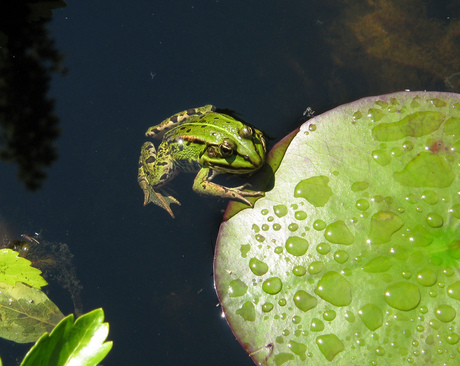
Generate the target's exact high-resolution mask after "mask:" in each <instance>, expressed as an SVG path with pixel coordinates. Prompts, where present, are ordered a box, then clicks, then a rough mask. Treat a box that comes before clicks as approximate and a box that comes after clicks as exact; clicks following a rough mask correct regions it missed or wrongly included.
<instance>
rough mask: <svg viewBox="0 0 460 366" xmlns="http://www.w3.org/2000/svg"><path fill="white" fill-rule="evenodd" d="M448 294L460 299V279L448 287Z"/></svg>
mask: <svg viewBox="0 0 460 366" xmlns="http://www.w3.org/2000/svg"><path fill="white" fill-rule="evenodd" d="M447 294H448V295H449V296H450V297H451V298H453V299H455V300H460V281H457V282H455V283H453V284H452V285H450V286H449V287H448V288H447Z"/></svg>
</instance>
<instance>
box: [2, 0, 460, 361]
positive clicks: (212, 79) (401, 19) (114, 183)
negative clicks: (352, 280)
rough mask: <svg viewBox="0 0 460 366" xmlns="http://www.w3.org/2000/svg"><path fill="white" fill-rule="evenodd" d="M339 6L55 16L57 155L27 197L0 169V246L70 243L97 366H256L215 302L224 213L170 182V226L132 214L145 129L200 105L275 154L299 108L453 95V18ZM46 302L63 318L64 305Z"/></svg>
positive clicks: (439, 6)
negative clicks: (99, 348)
mask: <svg viewBox="0 0 460 366" xmlns="http://www.w3.org/2000/svg"><path fill="white" fill-rule="evenodd" d="M348 3H350V2H348V1H330V0H326V1H280V0H267V1H263V2H261V1H241V0H232V1H229V0H217V1H216V0H214V1H206V0H198V1H191V0H180V1H146V0H136V1H134V2H127V1H121V0H115V1H106V0H102V1H68V6H67V7H66V8H63V9H58V10H55V11H54V12H53V19H52V22H51V23H50V25H49V27H48V28H49V31H50V36H51V37H53V38H54V39H55V40H56V46H57V48H58V49H59V50H60V52H62V53H64V54H65V55H66V58H65V61H64V66H65V67H67V68H68V69H69V71H68V73H67V74H66V75H65V76H59V75H55V76H54V77H53V80H52V86H51V90H50V93H49V95H50V96H51V97H53V98H54V99H55V100H56V109H55V111H56V113H57V114H58V116H59V118H60V129H61V136H60V137H59V139H58V140H57V146H58V152H59V157H58V159H57V160H56V162H55V163H54V164H53V165H52V166H51V168H50V169H48V170H47V173H48V177H47V180H46V181H45V182H44V184H43V187H42V188H41V189H39V190H37V191H36V192H30V191H27V190H26V189H25V188H24V186H23V185H22V183H21V182H19V181H18V179H17V167H16V166H15V165H13V164H4V163H1V165H0V169H1V182H0V187H1V189H0V203H1V205H0V215H1V220H2V222H3V223H4V225H7V227H8V228H9V232H10V234H9V235H12V236H19V235H20V234H22V233H26V234H29V235H32V234H34V233H41V238H42V239H44V240H47V241H49V242H54V243H67V244H68V245H69V248H70V250H71V251H72V253H73V254H74V256H75V257H74V258H73V263H74V265H75V267H76V270H77V275H78V278H79V279H80V281H81V284H82V285H83V291H82V292H81V298H82V302H83V307H84V310H85V311H89V310H91V309H94V308H97V307H102V308H103V309H104V311H105V314H106V320H107V321H108V322H109V323H110V335H109V338H110V339H111V340H113V341H114V347H113V350H112V351H111V352H110V354H109V356H108V357H107V358H106V359H105V360H104V362H103V364H104V365H183V366H185V365H220V366H226V365H229V366H230V365H232V366H233V365H248V366H250V365H252V364H253V363H252V361H251V360H250V359H249V357H248V356H247V355H246V354H245V352H244V351H243V349H242V348H241V347H240V345H239V344H238V342H237V341H236V340H235V338H234V336H233V335H232V333H231V330H230V329H229V327H228V326H227V324H226V322H225V319H222V318H221V316H220V314H221V311H220V308H219V307H218V301H217V298H216V295H215V292H214V288H213V279H212V261H213V246H214V242H215V239H216V236H217V232H218V228H219V223H220V220H221V218H222V212H223V210H224V209H225V205H226V202H225V201H224V200H220V199H206V198H202V197H199V196H197V195H196V194H194V193H193V192H192V190H191V186H192V181H193V177H192V176H187V175H184V176H180V177H178V178H177V179H175V180H174V183H173V188H174V190H175V191H176V192H177V197H178V198H179V200H180V201H181V203H182V206H181V207H178V206H174V207H173V209H174V212H175V214H176V218H175V219H174V220H173V219H171V218H170V217H169V215H168V214H167V213H166V211H164V210H161V209H160V208H158V207H156V206H153V205H148V206H146V207H143V205H142V201H143V195H142V192H141V190H140V188H139V187H138V184H137V181H136V176H137V162H138V156H139V152H140V147H141V146H142V144H143V142H144V141H145V140H146V139H145V136H144V132H145V131H146V129H147V128H148V127H149V126H151V125H154V124H157V123H159V122H160V121H162V120H163V119H165V118H166V117H168V116H170V115H172V114H173V113H176V112H179V111H181V110H183V109H187V108H191V107H198V106H202V105H205V104H209V103H211V104H214V105H216V106H218V107H220V108H230V109H232V110H235V111H237V112H238V113H240V114H241V116H242V117H243V118H244V119H245V120H247V121H249V122H251V123H252V124H254V125H256V126H257V127H259V128H261V129H263V130H264V131H266V132H267V133H268V134H269V135H270V136H272V137H273V138H274V140H273V141H272V142H276V141H278V140H279V139H280V138H282V137H283V136H285V135H286V134H288V133H289V132H290V131H292V130H294V129H295V128H296V127H298V126H299V125H300V124H301V123H302V122H303V121H304V120H305V117H304V116H303V112H304V111H305V110H306V108H307V107H311V108H312V109H313V110H315V111H316V114H319V113H322V112H324V111H326V110H328V109H331V108H333V107H335V106H337V105H340V104H343V103H346V102H350V101H353V100H355V99H358V98H360V97H364V96H367V95H378V94H383V93H388V92H393V91H399V90H404V89H411V90H421V89H430V90H440V91H445V90H456V91H458V89H459V88H458V86H459V85H460V82H459V79H457V77H456V76H455V75H454V76H452V77H451V78H449V79H448V80H447V83H446V80H445V79H446V78H448V77H450V76H451V75H453V74H454V73H456V72H458V71H460V58H459V54H458V42H457V45H455V42H454V41H455V39H454V40H453V41H450V42H451V43H449V41H446V42H444V43H442V42H441V40H445V39H447V40H448V39H449V34H451V33H450V32H451V31H452V28H453V25H454V24H457V28H458V21H459V18H458V14H459V10H460V9H459V6H458V5H452V3H453V2H449V1H445V2H443V1H441V2H440V1H437V2H435V1H422V0H419V1H415V0H414V1H410V2H409V1H396V0H395V1H386V2H383V1H376V2H375V6H369V5H366V4H367V2H365V1H358V2H351V3H352V4H353V5H350V4H348ZM414 9H415V10H414ZM457 41H458V40H457ZM452 42H454V43H453V44H452ZM441 44H442V46H441ZM429 49H431V51H432V52H426V50H429ZM49 296H50V297H51V299H52V300H53V301H54V302H55V303H56V304H57V305H58V306H59V307H60V308H61V309H62V310H63V312H64V313H66V314H67V313H70V312H72V311H73V307H72V303H71V301H70V298H69V296H68V294H67V293H66V292H59V291H58V290H56V292H53V288H51V289H50V292H49ZM27 348H28V346H26V347H23V346H20V345H15V344H13V343H12V342H5V341H2V343H0V355H1V357H2V358H3V359H4V361H5V364H6V365H12V364H14V360H15V359H16V358H17V357H20V358H22V355H23V354H24V353H25V350H26V349H27Z"/></svg>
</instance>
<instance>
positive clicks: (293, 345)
mask: <svg viewBox="0 0 460 366" xmlns="http://www.w3.org/2000/svg"><path fill="white" fill-rule="evenodd" d="M288 347H289V349H290V350H291V351H292V353H295V354H296V355H297V356H299V358H300V360H301V361H305V360H306V359H307V357H306V356H305V352H307V346H306V345H305V344H303V343H299V342H296V341H294V340H292V339H291V340H290V341H289V343H288Z"/></svg>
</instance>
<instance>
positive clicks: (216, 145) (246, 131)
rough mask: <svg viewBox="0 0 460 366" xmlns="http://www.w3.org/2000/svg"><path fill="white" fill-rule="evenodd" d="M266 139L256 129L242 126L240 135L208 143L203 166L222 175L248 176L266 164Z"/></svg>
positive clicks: (202, 159) (202, 157)
mask: <svg viewBox="0 0 460 366" xmlns="http://www.w3.org/2000/svg"><path fill="white" fill-rule="evenodd" d="M266 152H267V146H266V142H265V137H264V135H263V133H262V132H261V131H259V130H258V129H256V128H253V127H250V126H247V125H244V124H243V125H242V127H240V128H239V129H238V134H233V135H229V136H226V137H224V138H223V139H222V140H221V141H216V142H213V143H208V144H207V146H206V150H205V151H204V153H203V155H202V156H201V159H200V160H201V164H202V165H203V166H208V167H210V168H211V169H213V170H216V171H218V172H221V173H231V174H248V173H252V172H254V171H256V170H258V169H260V168H261V167H262V165H263V164H264V163H265V155H266Z"/></svg>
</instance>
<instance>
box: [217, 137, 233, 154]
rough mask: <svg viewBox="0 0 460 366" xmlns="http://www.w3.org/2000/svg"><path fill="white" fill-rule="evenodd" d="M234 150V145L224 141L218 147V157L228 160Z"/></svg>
mask: <svg viewBox="0 0 460 366" xmlns="http://www.w3.org/2000/svg"><path fill="white" fill-rule="evenodd" d="M234 149H235V145H234V144H233V142H232V141H230V140H224V141H222V143H221V144H220V146H219V151H220V155H222V157H223V158H228V157H229V156H231V155H232V154H233V150H234Z"/></svg>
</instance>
